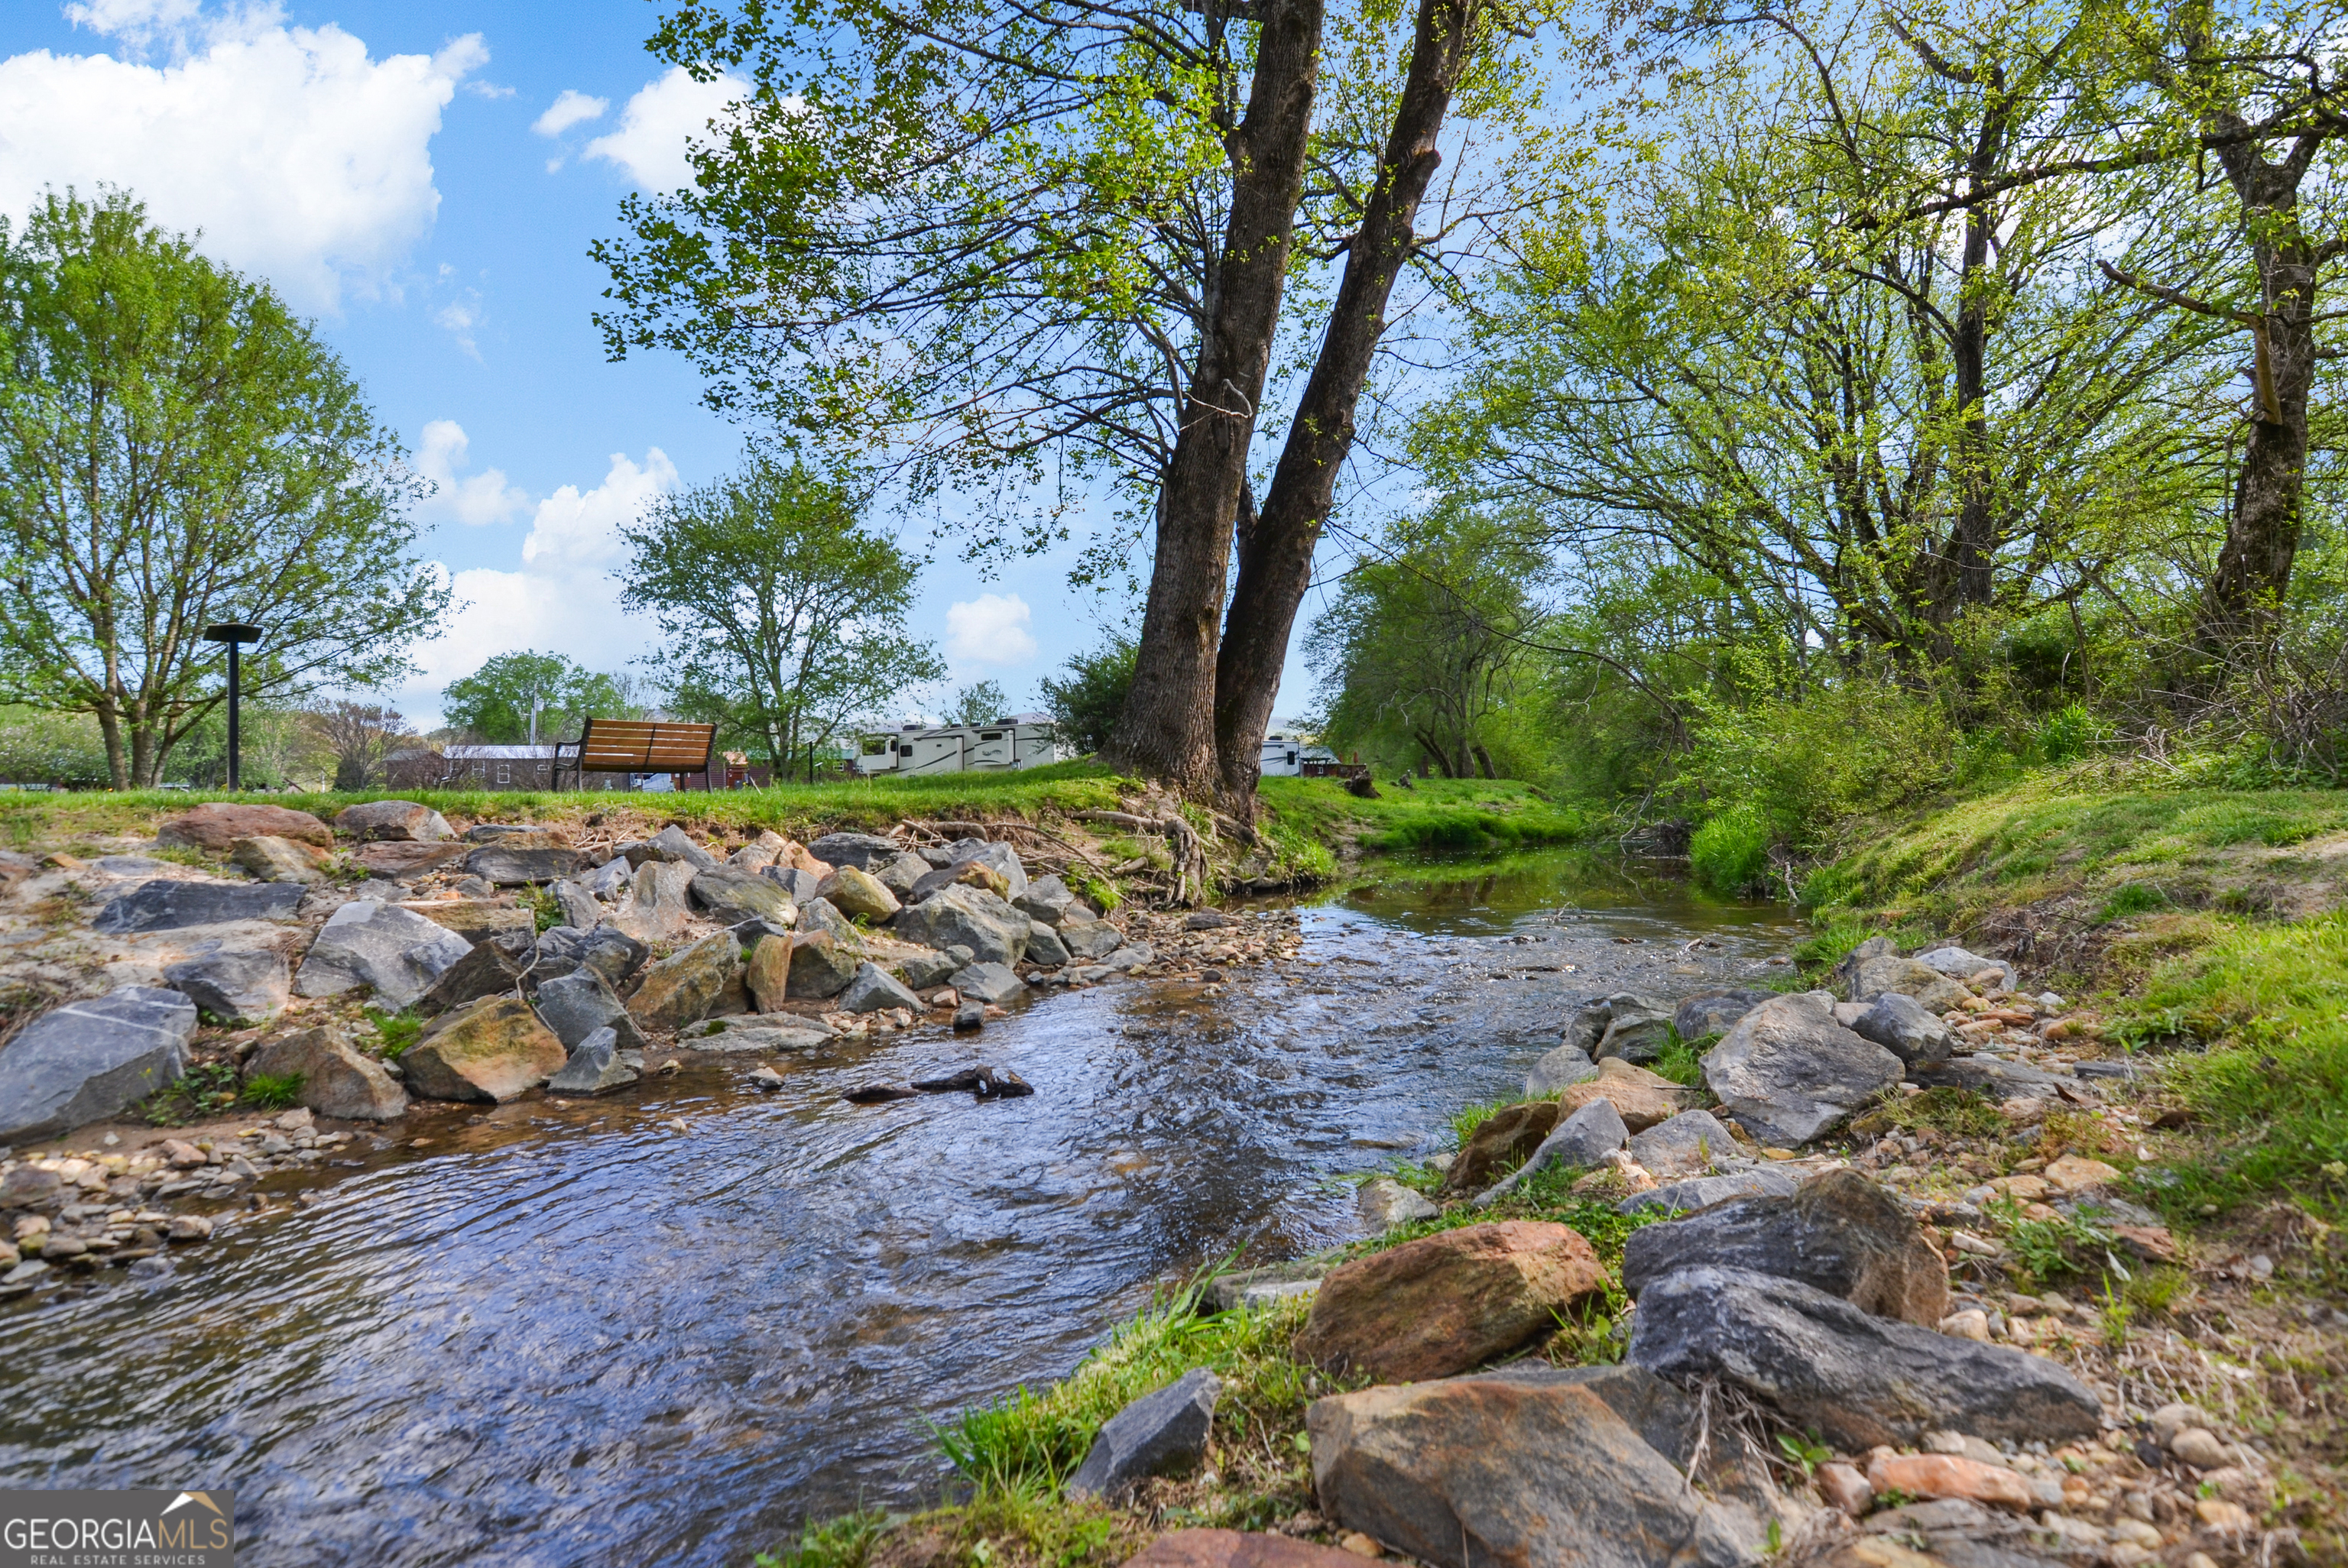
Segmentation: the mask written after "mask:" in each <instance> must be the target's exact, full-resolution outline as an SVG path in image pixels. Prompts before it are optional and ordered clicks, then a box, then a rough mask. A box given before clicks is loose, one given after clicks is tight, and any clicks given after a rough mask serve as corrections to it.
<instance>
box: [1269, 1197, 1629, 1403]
mask: <svg viewBox="0 0 2348 1568" xmlns="http://www.w3.org/2000/svg"><path fill="white" fill-rule="evenodd" d="M1605 1285H1606V1270H1605V1267H1604V1266H1603V1265H1601V1263H1600V1262H1599V1261H1598V1255H1597V1254H1595V1253H1594V1252H1592V1251H1591V1247H1590V1243H1589V1242H1587V1241H1585V1240H1583V1239H1582V1236H1581V1233H1580V1232H1578V1231H1573V1230H1569V1229H1568V1228H1567V1227H1565V1226H1564V1225H1546V1224H1542V1223H1540V1222H1537V1221H1531V1220H1507V1221H1503V1222H1500V1223H1498V1224H1487V1225H1467V1226H1463V1227H1462V1228H1460V1229H1458V1230H1449V1231H1440V1232H1437V1234H1436V1235H1430V1236H1422V1237H1421V1238H1419V1239H1418V1240H1416V1241H1414V1242H1406V1243H1405V1244H1404V1245H1401V1246H1398V1247H1395V1248H1394V1249H1392V1250H1391V1251H1387V1252H1380V1253H1373V1254H1371V1255H1369V1256H1367V1257H1364V1258H1357V1259H1355V1260H1354V1262H1352V1263H1349V1264H1347V1265H1345V1266H1344V1267H1343V1268H1340V1269H1337V1270H1335V1271H1334V1272H1333V1273H1331V1274H1330V1275H1329V1276H1327V1277H1326V1278H1324V1279H1323V1280H1322V1282H1321V1292H1320V1294H1319V1295H1318V1296H1315V1297H1314V1298H1313V1316H1312V1317H1311V1318H1310V1319H1308V1320H1307V1321H1306V1323H1305V1326H1304V1330H1303V1333H1301V1334H1299V1335H1298V1336H1297V1337H1296V1353H1297V1354H1298V1355H1299V1356H1302V1357H1303V1358H1305V1359H1307V1360H1309V1361H1312V1362H1313V1364H1315V1365H1316V1366H1319V1367H1321V1368H1323V1370H1326V1371H1329V1372H1333V1373H1340V1374H1346V1373H1365V1374H1367V1375H1369V1376H1370V1377H1373V1378H1377V1379H1378V1380H1379V1381H1381V1382H1407V1381H1410V1380H1413V1379H1416V1378H1442V1377H1447V1376H1449V1375H1450V1374H1451V1373H1454V1372H1464V1371H1466V1370H1467V1369H1468V1368H1470V1367H1475V1366H1479V1365H1481V1364H1482V1363H1484V1362H1486V1361H1488V1360H1490V1359H1491V1358H1494V1357H1495V1356H1503V1355H1506V1354H1507V1353H1508V1352H1509V1351H1511V1350H1515V1349H1517V1348H1520V1347H1522V1346H1524V1345H1525V1344H1527V1343H1529V1342H1530V1341H1531V1340H1533V1339H1536V1338H1539V1337H1540V1336H1542V1335H1543V1334H1546V1333H1547V1332H1548V1331H1549V1330H1550V1329H1551V1328H1554V1327H1556V1326H1557V1315H1558V1314H1559V1313H1560V1312H1561V1311H1563V1310H1564V1309H1565V1308H1566V1307H1570V1306H1571V1305H1572V1304H1573V1303H1574V1302H1576V1301H1578V1300H1580V1299H1581V1297H1583V1296H1588V1295H1590V1294H1591V1293H1592V1292H1594V1291H1598V1290H1602V1289H1603V1288H1605Z"/></svg>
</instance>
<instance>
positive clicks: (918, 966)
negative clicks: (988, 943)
mask: <svg viewBox="0 0 2348 1568" xmlns="http://www.w3.org/2000/svg"><path fill="white" fill-rule="evenodd" d="M974 956H975V955H973V957H974ZM966 962H968V959H957V958H954V956H953V954H951V953H941V952H937V951H934V950H932V949H930V948H923V949H922V950H921V951H919V952H917V953H915V954H913V955H912V956H911V958H901V959H899V960H898V962H897V972H898V973H899V974H901V975H902V976H904V977H905V983H906V984H907V985H909V986H911V987H912V988H913V989H915V990H917V991H926V990H928V989H931V988H932V987H935V986H942V985H943V984H945V983H946V977H947V976H948V975H951V974H953V972H954V971H955V970H956V969H958V968H962V966H963V963H966Z"/></svg>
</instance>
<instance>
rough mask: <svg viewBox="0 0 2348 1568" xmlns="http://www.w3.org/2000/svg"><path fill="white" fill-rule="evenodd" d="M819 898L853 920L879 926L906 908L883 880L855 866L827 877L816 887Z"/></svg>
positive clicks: (843, 867)
mask: <svg viewBox="0 0 2348 1568" xmlns="http://www.w3.org/2000/svg"><path fill="white" fill-rule="evenodd" d="M816 897H819V898H822V899H825V900H827V901H828V902H829V903H830V905H831V906H832V907H834V908H836V909H838V910H839V912H840V913H841V914H843V915H846V916H848V917H850V918H852V919H853V918H862V919H866V920H870V921H872V922H874V923H875V924H878V923H880V921H883V920H886V919H889V918H891V917H892V916H894V915H895V914H896V913H897V911H898V910H899V909H900V908H901V907H903V906H902V905H901V904H900V903H899V902H898V900H897V896H896V895H895V894H894V893H891V892H890V891H889V889H888V888H887V887H886V886H883V885H882V884H881V881H880V878H879V877H877V876H872V875H870V873H869V872H864V871H860V870H858V869H857V868H856V867H855V866H841V867H840V868H839V870H837V871H835V872H833V873H832V874H831V875H830V876H827V877H825V878H824V879H823V881H822V882H821V883H820V884H819V885H818V886H817V887H816Z"/></svg>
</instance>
